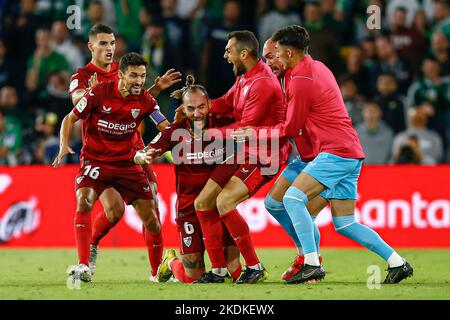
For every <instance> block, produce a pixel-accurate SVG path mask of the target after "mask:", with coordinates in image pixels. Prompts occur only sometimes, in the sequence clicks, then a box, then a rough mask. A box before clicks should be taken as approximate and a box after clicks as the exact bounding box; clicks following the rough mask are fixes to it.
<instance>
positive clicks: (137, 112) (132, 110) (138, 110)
mask: <svg viewBox="0 0 450 320" xmlns="http://www.w3.org/2000/svg"><path fill="white" fill-rule="evenodd" d="M139 112H141V109H131V115H132V116H133V118H134V119H136V118H137V116H138V115H139Z"/></svg>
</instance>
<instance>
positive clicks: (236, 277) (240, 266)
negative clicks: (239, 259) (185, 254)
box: [231, 263, 242, 280]
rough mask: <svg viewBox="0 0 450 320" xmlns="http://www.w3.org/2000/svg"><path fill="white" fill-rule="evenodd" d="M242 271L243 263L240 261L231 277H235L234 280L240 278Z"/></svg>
mask: <svg viewBox="0 0 450 320" xmlns="http://www.w3.org/2000/svg"><path fill="white" fill-rule="evenodd" d="M241 272H242V264H240V263H239V267H238V268H237V269H236V270H235V271H234V272H231V278H233V280H237V279H239V277H240V276H241Z"/></svg>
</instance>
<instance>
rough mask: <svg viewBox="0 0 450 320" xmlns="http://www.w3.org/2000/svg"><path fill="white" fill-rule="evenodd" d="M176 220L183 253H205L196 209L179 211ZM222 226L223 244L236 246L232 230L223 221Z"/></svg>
mask: <svg viewBox="0 0 450 320" xmlns="http://www.w3.org/2000/svg"><path fill="white" fill-rule="evenodd" d="M175 220H176V222H177V228H178V233H179V234H180V252H181V254H182V255H183V254H190V253H203V252H204V251H205V244H204V242H203V233H202V229H201V227H200V222H199V221H198V218H197V214H196V213H195V211H194V212H190V213H184V214H183V213H177V218H176V219H175ZM222 227H223V246H224V247H229V246H236V243H235V242H234V240H233V238H232V237H231V235H230V232H229V231H228V229H227V227H226V226H225V225H224V224H223V223H222Z"/></svg>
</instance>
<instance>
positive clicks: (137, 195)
mask: <svg viewBox="0 0 450 320" xmlns="http://www.w3.org/2000/svg"><path fill="white" fill-rule="evenodd" d="M110 187H113V188H114V189H116V190H117V192H119V193H120V195H121V196H122V198H123V200H124V201H125V203H126V204H131V203H132V202H133V201H134V200H136V199H145V200H151V199H153V193H152V189H151V188H150V185H149V182H148V179H147V176H146V174H145V172H144V170H143V169H142V167H141V166H139V165H132V164H130V162H128V161H124V162H121V163H114V164H111V163H107V164H106V163H102V162H96V161H91V160H86V161H84V162H82V164H81V167H80V170H79V171H78V174H77V176H76V178H75V190H78V189H80V188H91V189H94V191H95V192H96V193H97V195H98V196H100V195H101V194H102V193H103V191H104V190H105V189H107V188H110Z"/></svg>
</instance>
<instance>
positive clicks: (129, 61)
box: [119, 52, 147, 72]
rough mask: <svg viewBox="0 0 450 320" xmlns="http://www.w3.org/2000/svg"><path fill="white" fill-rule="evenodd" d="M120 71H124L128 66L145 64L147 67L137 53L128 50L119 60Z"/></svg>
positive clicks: (145, 63) (145, 62) (145, 64)
mask: <svg viewBox="0 0 450 320" xmlns="http://www.w3.org/2000/svg"><path fill="white" fill-rule="evenodd" d="M119 66H120V71H122V72H126V71H127V68H128V66H145V67H147V61H145V59H144V57H143V56H141V55H140V54H139V53H136V52H130V53H127V54H125V55H124V56H123V57H122V58H121V59H120V62H119Z"/></svg>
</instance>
